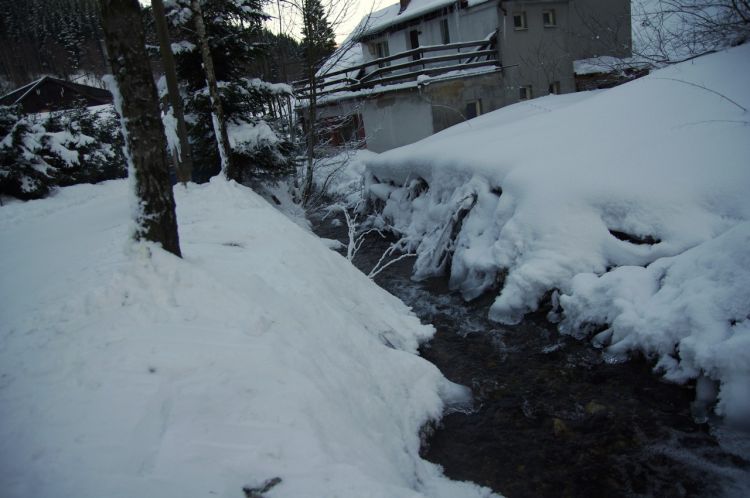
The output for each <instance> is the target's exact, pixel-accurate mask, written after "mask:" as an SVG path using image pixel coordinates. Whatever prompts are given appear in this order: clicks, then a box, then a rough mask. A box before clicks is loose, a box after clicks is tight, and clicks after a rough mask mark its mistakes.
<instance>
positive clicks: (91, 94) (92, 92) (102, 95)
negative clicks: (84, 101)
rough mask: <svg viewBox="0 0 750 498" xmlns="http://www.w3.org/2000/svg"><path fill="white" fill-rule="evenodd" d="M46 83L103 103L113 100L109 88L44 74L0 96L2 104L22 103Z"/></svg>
mask: <svg viewBox="0 0 750 498" xmlns="http://www.w3.org/2000/svg"><path fill="white" fill-rule="evenodd" d="M45 83H54V84H57V85H60V86H64V87H66V88H69V89H71V90H73V91H75V92H76V93H79V94H81V95H83V96H84V97H86V98H88V99H90V100H94V101H99V102H100V103H102V104H107V103H110V102H112V94H111V93H109V91H107V90H103V89H101V88H96V87H93V86H88V85H81V84H80V83H73V82H71V81H65V80H61V79H59V78H53V77H52V76H43V77H42V78H39V79H38V80H36V81H32V82H31V83H28V84H26V85H24V86H22V87H20V88H17V89H16V90H13V91H12V92H10V93H7V94H5V95H3V96H2V97H0V105H16V104H20V103H22V102H23V100H24V98H25V97H26V96H28V95H30V94H31V92H32V91H33V90H35V89H36V88H38V87H39V86H41V85H43V84H45Z"/></svg>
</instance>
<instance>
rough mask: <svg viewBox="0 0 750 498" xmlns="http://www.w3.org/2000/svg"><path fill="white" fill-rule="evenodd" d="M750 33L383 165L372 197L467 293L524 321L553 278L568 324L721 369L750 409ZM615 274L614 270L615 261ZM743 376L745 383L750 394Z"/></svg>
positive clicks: (618, 343)
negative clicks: (732, 44) (746, 39)
mask: <svg viewBox="0 0 750 498" xmlns="http://www.w3.org/2000/svg"><path fill="white" fill-rule="evenodd" d="M749 61H750V45H745V46H740V47H736V48H733V49H730V50H727V51H724V52H720V53H717V54H713V55H710V56H706V57H702V58H700V59H696V60H693V61H690V62H687V63H683V64H679V65H675V66H672V67H669V68H665V69H663V70H660V71H657V72H654V73H653V74H652V75H650V76H648V77H645V78H642V79H639V80H636V81H633V82H631V83H628V84H625V85H623V86H620V87H617V88H614V89H611V90H607V91H600V92H589V93H580V94H571V95H563V96H549V97H544V98H540V99H535V100H533V101H529V102H523V103H519V104H516V105H513V106H509V107H507V108H504V109H501V110H498V111H495V112H493V113H490V114H487V115H485V116H481V117H479V118H477V119H474V120H471V121H468V122H466V123H463V124H461V125H459V126H455V127H453V128H450V129H448V130H445V131H443V132H441V133H438V134H436V135H433V136H432V137H429V138H426V139H424V140H422V141H421V142H417V143H415V144H412V145H409V146H405V147H402V148H399V149H395V150H392V151H389V152H386V153H384V154H382V155H379V156H377V157H375V158H372V159H369V160H368V169H367V175H368V188H367V195H368V198H369V200H370V201H371V202H372V203H373V204H375V205H376V206H377V207H378V208H379V209H380V210H381V212H382V215H383V217H384V219H385V220H386V222H387V223H388V224H389V225H391V226H392V227H394V228H395V230H397V231H399V232H401V233H402V234H403V235H404V237H406V238H408V239H409V241H410V245H411V248H413V249H414V250H416V252H417V253H418V259H417V262H416V265H415V276H416V277H417V278H422V277H427V276H430V275H436V274H440V273H443V272H448V273H449V275H450V282H451V285H452V287H453V288H454V289H457V290H459V291H460V292H461V293H462V294H463V295H464V296H465V297H466V298H468V299H471V298H474V297H477V296H478V295H480V294H481V293H483V292H486V291H488V290H492V289H494V288H499V289H500V291H499V295H498V297H497V298H496V300H495V302H494V304H493V305H492V307H491V309H490V316H491V318H492V319H494V320H497V321H500V322H505V323H517V322H518V321H519V320H521V318H522V317H523V316H524V314H525V313H528V312H530V311H533V310H536V309H538V307H539V304H540V302H541V300H542V299H543V298H544V297H545V295H548V293H549V292H550V291H553V290H558V291H559V292H561V293H562V296H561V297H560V298H559V299H558V293H554V294H553V295H552V296H553V299H552V301H553V302H554V303H559V305H560V306H561V311H562V319H563V322H562V324H561V329H562V330H563V331H565V332H568V333H575V334H579V335H586V333H587V332H592V331H597V332H598V331H601V329H602V327H605V328H607V330H606V331H605V332H604V333H602V334H599V335H598V336H597V341H598V343H599V344H601V345H604V346H608V347H609V352H611V353H613V354H614V353H617V354H618V355H621V354H622V353H624V352H627V351H629V350H643V351H645V352H647V353H648V354H650V355H653V356H655V357H656V358H658V360H659V363H658V366H659V367H660V368H661V369H663V370H664V372H665V374H666V376H667V377H668V378H671V379H674V380H686V379H688V378H692V377H696V376H697V375H699V374H700V373H701V372H703V374H704V375H706V376H709V377H711V378H713V379H715V380H719V381H721V382H722V390H721V401H720V403H719V405H718V408H719V411H720V412H722V413H724V414H726V415H730V416H733V417H738V418H740V417H741V416H750V390H748V389H747V386H748V385H750V361H748V359H749V358H748V356H747V351H748V350H750V318H749V315H750V266H748V265H747V264H746V263H747V261H748V257H749V256H748V252H749V251H750V249H749V248H750V244H748V233H749V230H750V225H748V223H750V221H749V220H750V195H748V187H750V113H748V111H747V109H748V108H750V91H748V89H749V88H750V63H749ZM613 269H614V270H613ZM740 386H744V389H743V388H741V387H740Z"/></svg>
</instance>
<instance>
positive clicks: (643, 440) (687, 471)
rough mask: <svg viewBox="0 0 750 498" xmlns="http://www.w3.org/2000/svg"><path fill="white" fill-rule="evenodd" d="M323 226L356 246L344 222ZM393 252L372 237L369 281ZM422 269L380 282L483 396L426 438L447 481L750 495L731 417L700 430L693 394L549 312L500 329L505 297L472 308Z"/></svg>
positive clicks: (511, 493) (317, 225) (450, 368)
mask: <svg viewBox="0 0 750 498" xmlns="http://www.w3.org/2000/svg"><path fill="white" fill-rule="evenodd" d="M313 223H314V230H315V232H316V233H317V234H318V235H319V236H321V237H325V238H330V239H338V240H340V241H342V242H346V226H345V225H344V224H335V223H331V220H330V218H329V219H327V220H324V221H321V220H313ZM388 245H389V241H388V240H384V239H382V238H380V237H378V236H377V235H375V236H372V237H370V238H368V240H367V243H366V244H364V245H363V247H362V249H361V250H360V252H359V253H358V254H357V257H356V258H355V260H354V263H355V265H356V266H358V267H359V268H360V269H362V270H363V271H364V272H365V273H367V272H368V271H369V270H370V269H371V268H372V266H373V265H374V264H375V263H376V262H377V261H378V259H379V258H380V256H381V255H382V254H383V252H384V251H385V250H386V249H387V248H388ZM412 263H413V260H411V259H406V260H403V261H400V262H398V263H396V264H394V265H392V266H391V267H389V268H388V269H387V270H385V271H384V272H382V273H381V274H380V275H379V276H378V277H377V278H376V283H378V284H379V285H380V286H381V287H383V288H385V289H386V290H388V291H389V292H391V293H392V294H394V295H396V296H398V297H399V298H400V299H402V300H403V301H404V302H405V303H406V304H407V305H409V306H411V307H412V308H413V310H414V312H415V313H416V314H417V315H418V316H419V318H420V319H421V320H422V321H423V322H427V323H431V324H433V325H434V326H435V328H436V330H437V333H436V334H435V337H434V338H433V339H432V340H431V341H430V342H429V343H427V344H425V345H423V346H422V348H421V350H420V353H421V354H422V356H423V357H424V358H426V359H427V360H429V361H431V362H432V363H434V364H435V365H436V366H438V368H440V370H441V371H442V372H443V374H444V375H445V376H446V377H447V378H449V379H450V380H452V381H454V382H457V383H460V384H463V385H466V386H469V387H470V388H471V389H472V392H473V395H474V409H473V410H472V411H470V412H454V413H447V414H446V415H445V416H444V417H443V419H442V420H441V422H440V423H439V424H438V425H437V426H436V427H432V428H427V430H426V437H425V442H424V445H423V448H422V456H423V457H424V458H426V459H427V460H430V461H432V462H435V463H438V464H440V465H442V466H443V468H444V470H445V473H446V475H447V476H449V477H451V478H453V479H457V480H470V481H474V482H476V483H479V484H482V485H485V486H488V487H490V488H492V489H493V490H495V491H497V492H500V493H503V494H505V495H506V496H508V497H510V498H521V497H589V496H590V497H600V496H607V497H619V496H622V497H625V496H664V497H709V496H711V497H713V496H737V497H739V496H749V495H750V453H749V451H750V438H748V435H747V434H744V433H738V432H735V431H732V430H730V429H728V428H725V427H723V425H722V422H721V420H716V419H714V420H711V422H710V423H706V424H696V423H695V422H694V420H693V418H692V416H691V411H690V403H691V401H692V400H693V397H694V389H693V388H692V387H691V386H679V385H675V384H670V383H666V382H664V381H662V380H660V378H659V377H658V376H657V375H655V374H654V373H653V371H652V365H651V364H650V363H649V362H647V361H646V360H644V359H638V358H636V359H631V360H630V361H628V362H626V363H619V364H613V363H608V362H607V361H606V360H605V357H604V356H603V355H602V353H601V351H600V350H597V349H594V348H593V347H592V346H590V345H589V344H588V343H585V342H581V341H577V340H575V339H573V338H571V337H569V336H564V335H560V334H559V333H558V332H557V330H556V328H555V326H554V325H553V324H550V323H548V322H547V321H546V319H545V317H544V314H543V313H537V314H532V315H530V316H527V317H526V318H525V319H524V321H523V322H522V323H520V324H519V325H517V326H505V325H500V324H498V323H494V322H490V321H489V320H488V319H487V311H488V309H489V306H490V304H491V303H492V300H493V298H494V296H485V297H482V298H479V299H477V300H475V301H472V302H468V303H467V302H464V301H463V300H462V299H461V298H460V297H459V296H457V295H455V294H454V293H451V292H450V290H449V289H448V287H447V282H446V280H445V279H430V280H427V281H422V282H414V281H412V280H411V270H412Z"/></svg>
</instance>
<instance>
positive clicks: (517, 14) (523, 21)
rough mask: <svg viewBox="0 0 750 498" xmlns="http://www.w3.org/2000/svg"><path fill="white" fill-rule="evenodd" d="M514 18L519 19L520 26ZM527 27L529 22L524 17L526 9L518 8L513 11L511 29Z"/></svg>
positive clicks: (516, 29) (521, 29)
mask: <svg viewBox="0 0 750 498" xmlns="http://www.w3.org/2000/svg"><path fill="white" fill-rule="evenodd" d="M516 18H518V19H520V20H521V25H520V26H517V25H516ZM527 29H529V23H528V19H527V17H526V11H525V10H519V11H516V12H513V31H526V30H527Z"/></svg>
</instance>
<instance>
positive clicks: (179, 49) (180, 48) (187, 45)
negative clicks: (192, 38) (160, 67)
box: [171, 40, 197, 55]
mask: <svg viewBox="0 0 750 498" xmlns="http://www.w3.org/2000/svg"><path fill="white" fill-rule="evenodd" d="M171 47H172V53H173V54H175V55H177V54H181V53H183V52H192V51H193V50H195V49H196V48H197V47H196V46H195V44H194V43H191V42H189V41H187V40H182V41H180V42H177V43H174V42H173V43H172V44H171Z"/></svg>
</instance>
